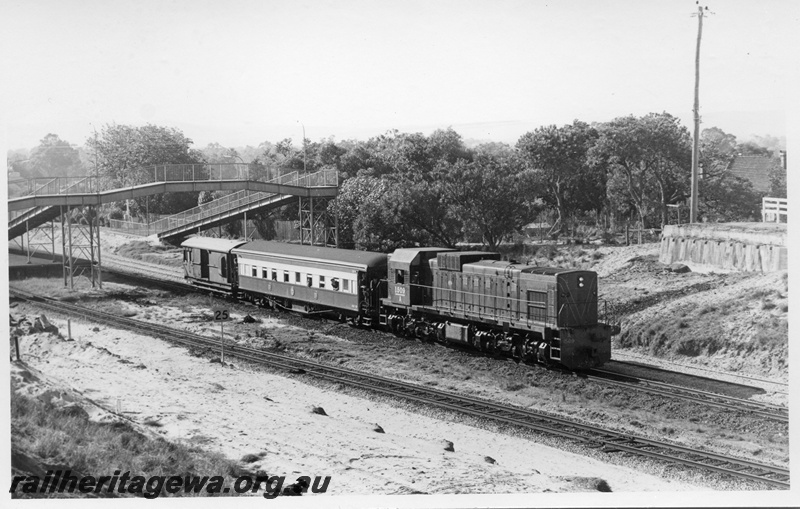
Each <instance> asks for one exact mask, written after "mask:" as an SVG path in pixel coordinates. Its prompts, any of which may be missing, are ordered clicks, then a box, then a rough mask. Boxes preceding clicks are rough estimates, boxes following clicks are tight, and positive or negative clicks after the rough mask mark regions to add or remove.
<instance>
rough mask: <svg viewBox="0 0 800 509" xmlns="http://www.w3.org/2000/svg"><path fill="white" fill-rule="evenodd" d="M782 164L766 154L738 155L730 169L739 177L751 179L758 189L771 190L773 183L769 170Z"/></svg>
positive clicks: (754, 187) (754, 186)
mask: <svg viewBox="0 0 800 509" xmlns="http://www.w3.org/2000/svg"><path fill="white" fill-rule="evenodd" d="M778 164H780V163H779V161H778V160H777V159H774V158H771V157H765V156H736V157H735V158H734V159H733V161H731V163H730V165H729V166H728V171H729V172H730V173H731V174H732V175H735V176H737V177H740V178H743V179H746V180H749V181H750V182H751V183H752V184H753V189H755V190H756V191H769V190H770V188H771V187H772V184H771V183H770V180H769V170H770V169H771V168H772V167H774V166H776V165H778Z"/></svg>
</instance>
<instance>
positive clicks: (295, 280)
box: [294, 272, 300, 283]
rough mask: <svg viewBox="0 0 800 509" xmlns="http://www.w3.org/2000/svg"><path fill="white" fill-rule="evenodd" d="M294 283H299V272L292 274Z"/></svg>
mask: <svg viewBox="0 0 800 509" xmlns="http://www.w3.org/2000/svg"><path fill="white" fill-rule="evenodd" d="M294 282H295V283H299V282H300V273H299V272H295V273H294Z"/></svg>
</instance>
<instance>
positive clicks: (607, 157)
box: [590, 113, 691, 227]
mask: <svg viewBox="0 0 800 509" xmlns="http://www.w3.org/2000/svg"><path fill="white" fill-rule="evenodd" d="M598 132H599V133H600V137H599V139H598V140H597V143H596V144H595V146H594V147H593V148H592V149H591V151H590V157H592V158H595V159H597V160H599V161H602V162H603V163H605V164H608V167H609V169H610V171H611V172H612V178H613V179H614V180H615V184H616V185H614V186H611V182H610V181H609V193H611V192H612V190H615V193H614V194H613V195H610V198H611V199H612V200H614V201H617V202H622V201H626V200H630V202H631V203H632V205H633V207H634V208H635V210H636V212H637V214H638V216H639V220H640V221H641V224H642V227H647V226H648V223H649V216H650V214H651V212H660V214H657V215H660V220H661V224H662V225H664V224H666V223H667V219H668V209H667V205H668V204H671V203H676V202H678V201H682V200H685V198H686V196H687V194H688V186H689V181H690V173H691V172H690V168H691V139H690V137H689V131H688V130H687V129H686V128H685V127H683V126H681V125H680V121H679V120H678V119H677V118H675V117H673V116H672V115H670V114H668V113H660V114H658V113H650V114H649V115H646V116H644V117H641V118H637V117H634V116H628V117H620V118H617V119H615V120H613V121H611V122H609V123H607V124H605V125H603V126H601V127H600V129H599V130H598ZM621 183H624V185H619V184H621ZM623 189H624V194H625V196H623V195H622V194H621V193H620V191H622V190H623ZM659 209H660V210H659Z"/></svg>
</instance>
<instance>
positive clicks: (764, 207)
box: [761, 198, 789, 223]
mask: <svg viewBox="0 0 800 509" xmlns="http://www.w3.org/2000/svg"><path fill="white" fill-rule="evenodd" d="M782 219H783V220H782ZM761 221H762V222H764V223H767V222H769V223H785V222H788V221H789V200H788V199H786V198H762V199H761Z"/></svg>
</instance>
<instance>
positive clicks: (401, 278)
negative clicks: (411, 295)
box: [394, 269, 406, 285]
mask: <svg viewBox="0 0 800 509" xmlns="http://www.w3.org/2000/svg"><path fill="white" fill-rule="evenodd" d="M405 272H406V271H404V270H401V269H397V270H395V271H394V282H395V283H397V284H398V285H402V284H405V282H406V274H405Z"/></svg>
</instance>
